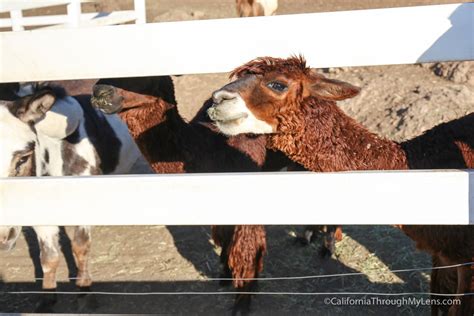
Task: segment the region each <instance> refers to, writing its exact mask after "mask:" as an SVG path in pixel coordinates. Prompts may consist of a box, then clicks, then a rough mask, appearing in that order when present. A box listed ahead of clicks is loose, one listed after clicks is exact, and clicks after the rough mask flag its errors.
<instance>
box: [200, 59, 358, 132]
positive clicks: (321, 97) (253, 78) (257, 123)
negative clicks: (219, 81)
mask: <svg viewBox="0 0 474 316" xmlns="http://www.w3.org/2000/svg"><path fill="white" fill-rule="evenodd" d="M231 77H233V78H235V80H234V81H233V82H231V83H229V84H228V85H226V86H224V87H222V88H221V89H219V90H217V91H215V92H214V93H213V101H214V104H213V106H212V107H211V108H210V109H209V110H208V114H209V117H210V118H211V119H212V120H213V121H214V122H215V123H216V125H217V127H218V128H219V129H220V130H221V131H222V132H223V133H224V134H227V135H236V134H241V133H255V134H272V133H280V132H287V131H288V128H289V127H288V126H291V125H292V124H291V122H289V120H297V119H298V116H299V114H300V113H304V111H305V107H317V106H325V105H327V104H334V101H338V100H344V99H347V98H351V97H354V96H355V95H357V94H358V93H359V88H357V87H355V86H353V85H351V84H348V83H345V82H342V81H338V80H333V79H328V78H325V77H324V76H323V75H321V74H318V73H316V72H315V71H314V70H311V69H310V68H308V67H306V62H305V60H304V58H303V57H291V58H288V59H281V58H271V57H263V58H257V59H255V60H252V61H250V62H249V63H247V64H245V65H243V66H241V67H239V68H237V69H235V70H234V71H233V72H232V74H231ZM293 125H295V124H293ZM295 126H296V125H295Z"/></svg>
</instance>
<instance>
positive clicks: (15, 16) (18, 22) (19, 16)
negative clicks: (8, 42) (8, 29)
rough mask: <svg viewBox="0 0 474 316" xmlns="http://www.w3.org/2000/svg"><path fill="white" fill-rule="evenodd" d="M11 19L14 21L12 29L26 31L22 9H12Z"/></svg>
mask: <svg viewBox="0 0 474 316" xmlns="http://www.w3.org/2000/svg"><path fill="white" fill-rule="evenodd" d="M10 19H11V21H12V30H13V31H24V30H25V28H24V27H23V22H22V20H23V13H22V12H21V10H13V11H10Z"/></svg>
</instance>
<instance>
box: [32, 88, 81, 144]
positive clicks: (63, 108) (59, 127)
mask: <svg viewBox="0 0 474 316" xmlns="http://www.w3.org/2000/svg"><path fill="white" fill-rule="evenodd" d="M83 117H84V112H83V111H82V108H81V106H80V104H79V103H78V102H77V100H76V99H74V98H72V97H65V98H63V99H59V100H56V102H55V103H54V105H53V107H52V108H51V110H49V111H48V112H47V113H46V115H45V117H44V119H42V120H41V121H39V122H38V123H37V124H35V127H36V130H37V131H38V133H42V134H43V135H47V136H49V137H52V138H57V139H64V138H66V137H67V136H69V135H71V134H72V133H73V132H74V131H75V130H76V129H77V127H78V126H79V123H80V122H81V119H82V118H83Z"/></svg>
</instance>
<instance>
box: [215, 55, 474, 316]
mask: <svg viewBox="0 0 474 316" xmlns="http://www.w3.org/2000/svg"><path fill="white" fill-rule="evenodd" d="M232 75H233V76H235V77H237V78H238V80H237V81H236V82H234V83H231V84H230V85H229V87H230V88H232V89H235V87H241V90H238V93H239V94H240V95H241V96H242V98H243V99H244V100H245V102H246V105H247V107H248V108H249V109H250V110H251V111H252V112H253V114H254V115H255V116H256V117H257V118H258V119H260V120H264V121H266V122H267V123H268V124H270V125H271V126H272V127H273V128H274V131H275V133H274V134H269V136H268V146H269V147H270V148H272V149H275V150H280V151H282V152H283V153H285V154H286V155H287V156H288V157H289V158H290V159H292V160H293V161H296V162H297V163H299V164H301V165H303V166H304V167H306V168H308V169H310V170H313V171H324V172H325V171H345V170H395V169H396V170H403V169H419V168H426V169H438V168H474V113H471V114H469V115H467V116H465V117H463V118H460V119H457V120H454V121H451V122H449V123H445V124H441V125H438V126H436V127H434V128H433V129H431V130H429V131H427V132H425V133H424V134H422V135H421V136H418V137H416V138H414V139H412V140H409V141H406V142H403V143H396V142H393V141H390V140H387V139H383V138H381V137H379V136H378V135H376V134H374V133H371V132H369V131H368V130H367V129H366V128H365V127H363V126H362V125H361V124H359V123H358V122H356V121H355V120H354V119H352V118H351V117H349V116H347V115H346V114H345V113H344V112H343V111H342V110H341V109H339V108H338V107H337V105H336V102H335V101H338V100H343V99H346V98H350V97H353V96H355V95H357V94H358V92H359V89H358V88H357V87H354V86H352V85H350V84H347V83H344V82H340V81H337V80H331V79H327V78H325V77H323V76H322V75H320V74H317V73H315V72H314V71H313V70H311V69H309V68H307V67H306V64H305V61H304V59H303V58H302V57H293V58H289V59H278V58H269V57H267V58H260V59H257V60H254V61H251V62H249V63H247V64H245V65H244V66H242V67H239V68H237V69H236V70H235V71H234V72H233V74H232ZM274 80H278V81H279V82H283V83H284V84H286V85H287V86H288V91H287V92H285V94H279V93H276V92H274V91H271V89H270V88H266V87H267V85H266V83H267V82H271V81H274ZM239 81H246V82H247V83H246V84H245V83H242V84H240V85H239V84H238V82H239ZM249 82H251V83H252V84H249ZM223 89H226V87H224V88H223ZM234 92H235V91H234ZM400 228H401V229H402V230H403V231H404V232H405V233H406V234H407V235H408V236H410V237H411V238H412V239H413V240H414V241H415V242H416V243H417V247H418V248H420V249H423V250H425V251H428V252H430V253H431V254H433V255H434V256H439V257H440V258H439V259H440V260H441V261H443V262H445V263H447V264H456V263H462V262H469V261H470V260H471V259H472V257H473V254H474V226H472V225H471V226H405V225H400ZM467 270H469V269H467V268H465V267H461V268H458V269H457V273H458V275H460V276H465V275H466V274H467V273H468V271H467ZM466 283H467V284H466ZM437 286H440V285H439V284H438V285H437ZM469 287H470V284H469V282H463V281H462V280H458V284H457V289H451V291H452V292H451V293H455V292H456V293H465V292H469ZM471 291H472V289H471ZM466 304H467V303H466ZM466 304H465V303H463V306H462V307H461V308H457V307H456V306H453V307H452V308H451V313H453V314H454V315H458V314H459V313H461V312H460V311H461V310H464V309H467V308H469V307H466V306H467V305H466ZM471 312H472V311H471ZM459 315H460V314H459Z"/></svg>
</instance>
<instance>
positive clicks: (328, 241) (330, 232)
mask: <svg viewBox="0 0 474 316" xmlns="http://www.w3.org/2000/svg"><path fill="white" fill-rule="evenodd" d="M325 228H326V231H325V232H324V240H323V246H322V248H321V251H320V254H321V256H322V257H326V256H327V257H330V256H331V255H332V254H333V253H334V249H335V244H336V241H340V240H342V228H341V226H337V225H327V226H326V227H325Z"/></svg>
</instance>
